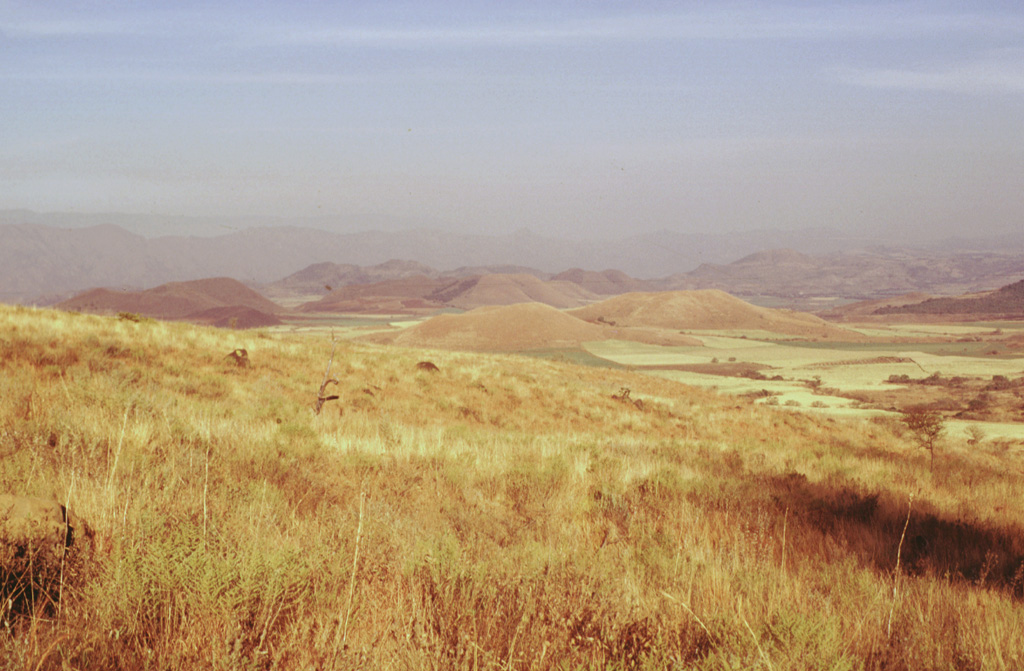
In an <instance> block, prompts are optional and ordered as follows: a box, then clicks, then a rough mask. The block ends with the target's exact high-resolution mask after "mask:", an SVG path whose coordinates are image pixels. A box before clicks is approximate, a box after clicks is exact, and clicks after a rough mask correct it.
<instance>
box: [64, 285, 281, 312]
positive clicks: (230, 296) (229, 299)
mask: <svg viewBox="0 0 1024 671" xmlns="http://www.w3.org/2000/svg"><path fill="white" fill-rule="evenodd" d="M56 307H58V308H61V309H63V310H78V311H81V312H99V313H114V312H134V313H137V314H140V315H144V316H146V317H154V318H156V319H188V318H189V317H190V315H193V314H196V313H201V312H203V311H205V310H210V309H213V308H226V307H245V308H250V309H252V310H255V311H258V312H261V313H266V314H268V315H273V314H275V313H278V312H280V311H281V308H280V306H278V305H277V304H276V303H274V302H273V301H270V300H267V299H266V298H264V297H263V296H261V295H260V294H258V293H256V292H255V291H253V290H252V289H250V288H249V287H247V286H245V285H244V284H242V283H241V282H239V281H238V280H233V279H231V278H228V277H215V278H210V279H204V280H193V281H190V282H169V283H167V284H162V285H160V286H158V287H154V288H152V289H146V290H145V291H113V290H111V289H92V290H90V291H86V292H84V293H81V294H78V295H77V296H75V297H73V298H70V299H68V300H66V301H64V302H62V303H58V304H57V306H56Z"/></svg>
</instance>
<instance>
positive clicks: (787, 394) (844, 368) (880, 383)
mask: <svg viewBox="0 0 1024 671" xmlns="http://www.w3.org/2000/svg"><path fill="white" fill-rule="evenodd" d="M1003 328H1004V330H1007V329H1006V328H1005V327H1003ZM858 330H859V331H860V332H862V333H865V334H868V335H873V336H886V337H892V338H894V339H896V338H907V337H914V336H917V337H921V336H929V337H935V336H956V337H966V336H970V335H976V334H984V333H991V332H992V327H991V325H985V326H976V325H973V326H961V325H936V324H923V325H921V324H906V325H895V326H892V327H884V328H864V329H858ZM689 335H691V336H693V337H696V338H698V339H700V340H701V341H702V342H703V347H665V346H658V345H645V344H640V343H633V342H627V341H605V342H592V343H586V344H585V349H586V350H587V352H589V353H590V354H592V355H594V356H597V357H599V358H602V359H606V360H608V361H612V362H614V363H618V364H620V365H625V366H636V367H647V366H664V367H669V366H678V365H693V364H708V363H712V361H713V360H717V361H718V362H719V363H726V362H732V361H733V360H735V362H737V363H756V364H763V365H766V366H770V367H771V368H770V369H765V370H763V371H761V372H762V373H763V374H764V375H765V376H766V377H768V378H771V377H774V376H781V377H782V378H784V379H783V380H771V379H766V380H754V379H750V378H745V377H727V376H721V375H709V374H705V373H696V372H690V371H680V370H645V371H643V372H645V373H648V374H651V375H655V376H657V377H661V378H665V379H669V380H673V381H676V382H681V383H683V384H688V385H693V386H695V387H701V388H704V389H712V390H715V391H718V392H720V393H723V394H730V395H737V396H741V395H748V394H757V393H758V392H762V391H768V392H770V393H771V394H772V396H771V397H768V398H770V399H771V400H768V398H766V399H764V400H761V401H760V402H761V403H764V402H766V401H767V402H769V403H772V404H776V403H777V404H778V405H779V406H780V407H783V408H793V409H795V410H796V409H798V410H801V411H805V412H814V413H825V414H828V415H830V416H835V417H845V418H861V419H869V418H872V417H878V416H887V415H888V416H891V417H896V416H897V415H896V413H893V412H886V411H882V410H877V409H870V408H863V407H860V406H859V404H858V403H857V402H856V401H853V400H851V399H848V398H842V397H839V396H832V395H829V394H827V393H821V392H824V391H826V390H827V389H828V388H833V389H836V390H841V391H860V390H878V389H885V388H887V387H896V386H897V385H891V384H889V383H888V382H886V380H888V378H889V376H890V375H907V376H909V377H911V378H918V379H920V378H923V377H927V376H928V375H931V374H933V373H939V374H941V375H942V376H943V377H954V376H962V377H979V378H991V377H992V376H994V375H1005V376H1007V377H1010V378H1014V377H1020V376H1022V375H1024V358H1019V357H1018V358H1006V357H978V356H955V355H939V354H932V353H928V352H922V351H920V349H915V348H914V346H913V345H912V344H901V343H893V344H892V347H891V348H887V347H885V346H884V345H881V346H872V347H870V348H863V347H852V348H850V347H844V346H843V344H842V343H836V345H835V347H829V346H827V345H824V344H818V345H815V346H814V347H805V346H797V345H788V344H785V343H779V342H766V341H763V340H758V339H757V338H758V337H760V336H761V334H755V333H754V332H751V333H749V334H747V336H748V337H747V338H741V337H736V336H735V335H723V334H721V333H713V334H708V333H704V332H701V333H690V334H689ZM879 357H893V358H901V359H908V361H906V362H901V363H865V362H871V361H876V360H877V359H878V358H879ZM814 380H820V383H821V384H820V387H821V389H820V390H819V393H817V394H815V393H814V392H812V391H811V389H810V388H809V387H808V386H807V383H808V382H810V381H814ZM814 406H817V407H814ZM972 426H976V427H978V428H980V429H981V431H982V432H983V435H984V436H985V437H986V438H988V439H995V440H1001V439H1006V440H1022V439H1024V425H1020V424H1012V423H995V422H971V421H955V420H951V421H949V422H947V428H946V437H947V439H948V440H949V441H952V442H956V443H962V442H964V441H965V440H966V439H967V438H968V437H969V433H968V429H969V428H970V427H972Z"/></svg>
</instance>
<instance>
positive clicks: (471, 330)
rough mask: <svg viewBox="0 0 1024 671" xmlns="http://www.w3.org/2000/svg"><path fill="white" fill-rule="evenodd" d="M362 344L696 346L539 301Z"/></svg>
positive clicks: (483, 348) (429, 323) (503, 348)
mask: <svg viewBox="0 0 1024 671" xmlns="http://www.w3.org/2000/svg"><path fill="white" fill-rule="evenodd" d="M365 339H366V340H369V341H373V342H379V343H390V344H395V345H400V346H404V347H423V348H428V349H450V350H466V351H478V352H519V351H524V350H532V349H562V348H576V347H579V346H580V345H582V344H583V343H585V342H591V341H600V340H613V339H615V340H635V341H638V342H646V343H651V344H657V345H699V344H700V342H699V341H698V340H696V339H693V338H688V337H686V336H683V335H680V334H678V333H676V332H671V333H666V332H664V331H662V330H660V329H646V328H615V327H612V326H608V325H606V324H590V323H587V322H585V321H583V320H581V319H577V318H576V317H573V316H571V315H569V314H567V313H565V312H563V311H561V310H557V309H555V308H553V307H551V306H550V305H544V304H542V303H519V304H516V305H493V306H485V307H480V308H476V309H475V310H470V311H469V312H465V313H463V314H457V315H453V314H445V315H438V316H436V317H432V318H430V319H428V320H426V321H424V322H422V323H420V324H417V325H415V326H411V327H409V328H407V329H405V330H403V331H399V332H393V333H383V334H381V333H377V334H373V335H370V336H367V337H366V338H365Z"/></svg>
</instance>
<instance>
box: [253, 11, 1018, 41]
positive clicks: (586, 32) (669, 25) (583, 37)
mask: <svg viewBox="0 0 1024 671" xmlns="http://www.w3.org/2000/svg"><path fill="white" fill-rule="evenodd" d="M917 9H920V8H917ZM954 34H964V35H972V34H974V35H1008V36H1013V35H1018V36H1019V35H1024V22H1022V21H1021V20H1020V19H1019V18H1018V17H1016V16H1002V15H998V14H983V13H977V12H965V13H959V14H952V13H926V12H920V11H913V10H912V9H910V8H908V7H907V6H903V5H892V6H890V5H872V6H852V7H851V6H838V7H824V8H820V7H819V8H799V9H794V8H788V9H779V8H778V7H772V6H758V5H738V6H731V5H729V6H726V8H722V7H721V6H716V7H711V8H700V9H696V10H691V11H680V12H671V13H631V14H622V15H612V16H603V17H598V18H579V19H569V20H561V21H552V22H544V23H537V24H528V23H519V24H516V23H515V22H514V21H509V22H502V23H494V24H490V23H485V24H468V23H467V24H461V25H460V24H445V25H422V26H412V27H406V26H402V27H396V26H391V25H386V26H345V27H331V26H326V27H324V26H321V27H317V28H312V29H311V28H307V27H305V26H301V27H291V28H290V27H289V26H287V25H284V26H277V27H275V28H274V30H273V31H269V30H268V31H263V32H262V34H260V33H254V34H252V35H250V36H249V37H250V38H252V39H254V40H256V41H258V42H260V43H263V44H276V45H293V46H326V47H332V46H333V47H371V48H372V47H376V48H384V49H387V48H403V49H416V48H421V49H430V48H464V47H530V46H544V45H551V46H558V45H561V44H568V45H586V44H600V43H614V42H643V41H650V40H662V41H676V40H683V41H691V40H738V41H750V40H815V41H817V40H836V39H840V40H845V39H907V38H918V37H935V36H942V35H954Z"/></svg>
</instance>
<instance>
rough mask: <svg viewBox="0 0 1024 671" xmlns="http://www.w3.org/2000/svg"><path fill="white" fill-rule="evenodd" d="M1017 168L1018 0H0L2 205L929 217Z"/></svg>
mask: <svg viewBox="0 0 1024 671" xmlns="http://www.w3.org/2000/svg"><path fill="white" fill-rule="evenodd" d="M1022 194H1024V4H1022V3H1019V2H1015V1H1009V2H984V1H981V2H958V3H954V2H941V1H934V2H892V1H885V2H864V3H843V2H687V1H685V0H680V1H676V2H621V1H614V2H613V1H610V0H608V1H604V0H594V1H587V2H583V1H576V2H562V1H560V0H543V1H541V0H536V1H534V0H508V1H505V2H466V3H458V2H432V1H428V0H424V1H420V2H407V3H392V2H383V1H382V2H369V1H367V2H340V1H339V2H327V1H324V0H321V1H318V2H314V1H302V0H299V1H289V2H284V1H281V2H259V1H253V2H250V1H246V2H241V1H238V2H219V1H217V0H207V1H196V2H191V1H188V0H185V1H181V2H166V3H160V2H147V1H144V0H135V1H132V2H119V1H117V0H113V1H103V2H98V1H97V2H61V1H59V0H54V1H52V2H51V1H47V2H39V1H37V0H32V1H28V2H20V1H15V2H11V1H9V0H0V209H15V208H24V209H29V210H34V211H37V212H81V213H97V212H127V213H140V214H159V215H186V216H213V217H224V218H235V217H252V216H273V217H286V218H288V217H331V218H333V219H331V220H332V221H333V222H335V223H334V224H333V225H334V226H336V227H338V229H339V230H343V229H344V228H345V226H347V225H352V226H355V225H357V224H356V223H355V222H363V224H360V225H364V224H365V222H366V221H377V222H383V223H381V226H382V227H385V226H392V227H399V228H401V227H410V228H411V227H422V226H430V227H439V228H445V229H447V230H453V231H459V232H480V233H487V234H494V233H502V232H509V231H515V230H521V229H529V230H531V231H534V232H537V233H543V234H549V235H558V236H566V237H576V238H580V237H586V236H599V237H604V238H609V237H615V236H618V235H622V234H624V233H633V232H638V231H639V232H643V231H652V232H653V231H661V230H669V231H679V232H685V233H711V232H716V233H721V232H728V231H743V230H764V229H789V230H795V229H803V228H817V227H826V228H835V229H838V230H842V231H848V232H864V233H868V234H878V235H895V234H901V235H904V236H921V237H923V238H934V237H943V236H948V235H963V234H965V233H966V234H974V233H976V234H999V233H1008V232H1017V231H1019V230H1020V229H1021V228H1022V225H1024V195H1022ZM346 222H352V223H351V224H347V223H346Z"/></svg>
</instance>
